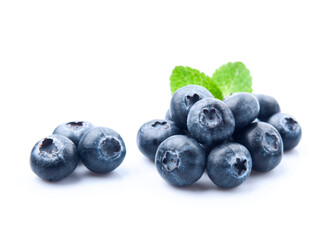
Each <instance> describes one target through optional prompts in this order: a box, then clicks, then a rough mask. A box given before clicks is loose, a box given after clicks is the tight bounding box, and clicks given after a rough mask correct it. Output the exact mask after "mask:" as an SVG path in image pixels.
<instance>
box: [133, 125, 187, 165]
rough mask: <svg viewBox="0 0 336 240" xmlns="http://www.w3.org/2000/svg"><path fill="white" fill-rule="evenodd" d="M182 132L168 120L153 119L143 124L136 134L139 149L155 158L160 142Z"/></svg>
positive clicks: (150, 157) (149, 156)
mask: <svg viewBox="0 0 336 240" xmlns="http://www.w3.org/2000/svg"><path fill="white" fill-rule="evenodd" d="M177 134H183V132H182V131H181V130H180V129H179V128H178V127H177V126H176V124H175V123H174V122H172V121H169V120H160V119H155V120H152V121H149V122H146V123H145V124H143V125H142V126H141V127H140V129H139V131H138V135H137V145H138V148H139V150H140V151H141V152H142V153H143V154H144V155H145V156H146V157H148V158H149V159H152V160H154V159H155V153H156V150H157V148H158V147H159V145H160V143H162V142H163V141H164V140H165V139H167V138H168V137H170V136H173V135H177Z"/></svg>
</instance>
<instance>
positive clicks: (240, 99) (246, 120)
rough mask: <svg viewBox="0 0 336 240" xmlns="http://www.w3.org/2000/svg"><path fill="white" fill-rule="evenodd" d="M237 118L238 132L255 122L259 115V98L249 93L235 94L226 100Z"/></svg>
mask: <svg viewBox="0 0 336 240" xmlns="http://www.w3.org/2000/svg"><path fill="white" fill-rule="evenodd" d="M224 103H225V104H226V105H228V107H229V108H230V110H231V111H232V114H233V116H234V118H235V124H236V125H235V126H236V130H237V129H241V128H243V127H245V126H247V125H248V124H250V123H251V122H253V121H254V120H255V119H256V118H257V117H258V114H259V109H260V107H259V102H258V100H257V98H256V97H255V96H254V95H253V94H251V93H247V92H241V93H234V94H232V95H231V96H229V97H227V98H225V99H224Z"/></svg>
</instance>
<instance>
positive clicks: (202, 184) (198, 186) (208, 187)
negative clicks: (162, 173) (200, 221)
mask: <svg viewBox="0 0 336 240" xmlns="http://www.w3.org/2000/svg"><path fill="white" fill-rule="evenodd" d="M167 184H168V183H167ZM243 184H244V183H243ZM169 186H171V187H172V188H174V189H177V190H179V191H187V192H197V193H199V192H208V191H219V192H238V191H240V190H239V188H240V186H238V187H236V188H227V189H225V188H220V187H218V186H217V185H215V184H214V183H213V182H212V181H211V180H210V178H209V176H208V175H207V174H206V173H204V175H203V176H202V177H201V179H199V180H198V181H197V182H195V183H194V184H192V185H189V186H185V187H178V186H174V185H170V184H169Z"/></svg>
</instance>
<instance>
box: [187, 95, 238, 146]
mask: <svg viewBox="0 0 336 240" xmlns="http://www.w3.org/2000/svg"><path fill="white" fill-rule="evenodd" d="M187 126H188V131H189V133H190V135H191V136H192V137H193V138H195V139H197V140H198V141H199V142H200V143H202V144H204V145H207V146H212V145H215V144H218V143H221V142H223V141H224V140H228V139H229V138H230V137H231V135H232V133H233V131H234V129H235V119H234V116H233V114H232V112H231V110H230V108H229V107H228V106H227V105H226V104H225V103H224V102H223V101H220V100H218V99H215V98H204V99H202V100H200V101H198V102H197V103H195V104H194V105H193V106H192V107H191V109H190V111H189V114H188V119H187Z"/></svg>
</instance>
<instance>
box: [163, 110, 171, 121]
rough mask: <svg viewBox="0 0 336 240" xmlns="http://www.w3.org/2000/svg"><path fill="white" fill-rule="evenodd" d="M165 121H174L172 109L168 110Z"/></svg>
mask: <svg viewBox="0 0 336 240" xmlns="http://www.w3.org/2000/svg"><path fill="white" fill-rule="evenodd" d="M165 119H166V120H170V121H173V119H172V117H171V114H170V109H168V110H167V112H166V116H165Z"/></svg>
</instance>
